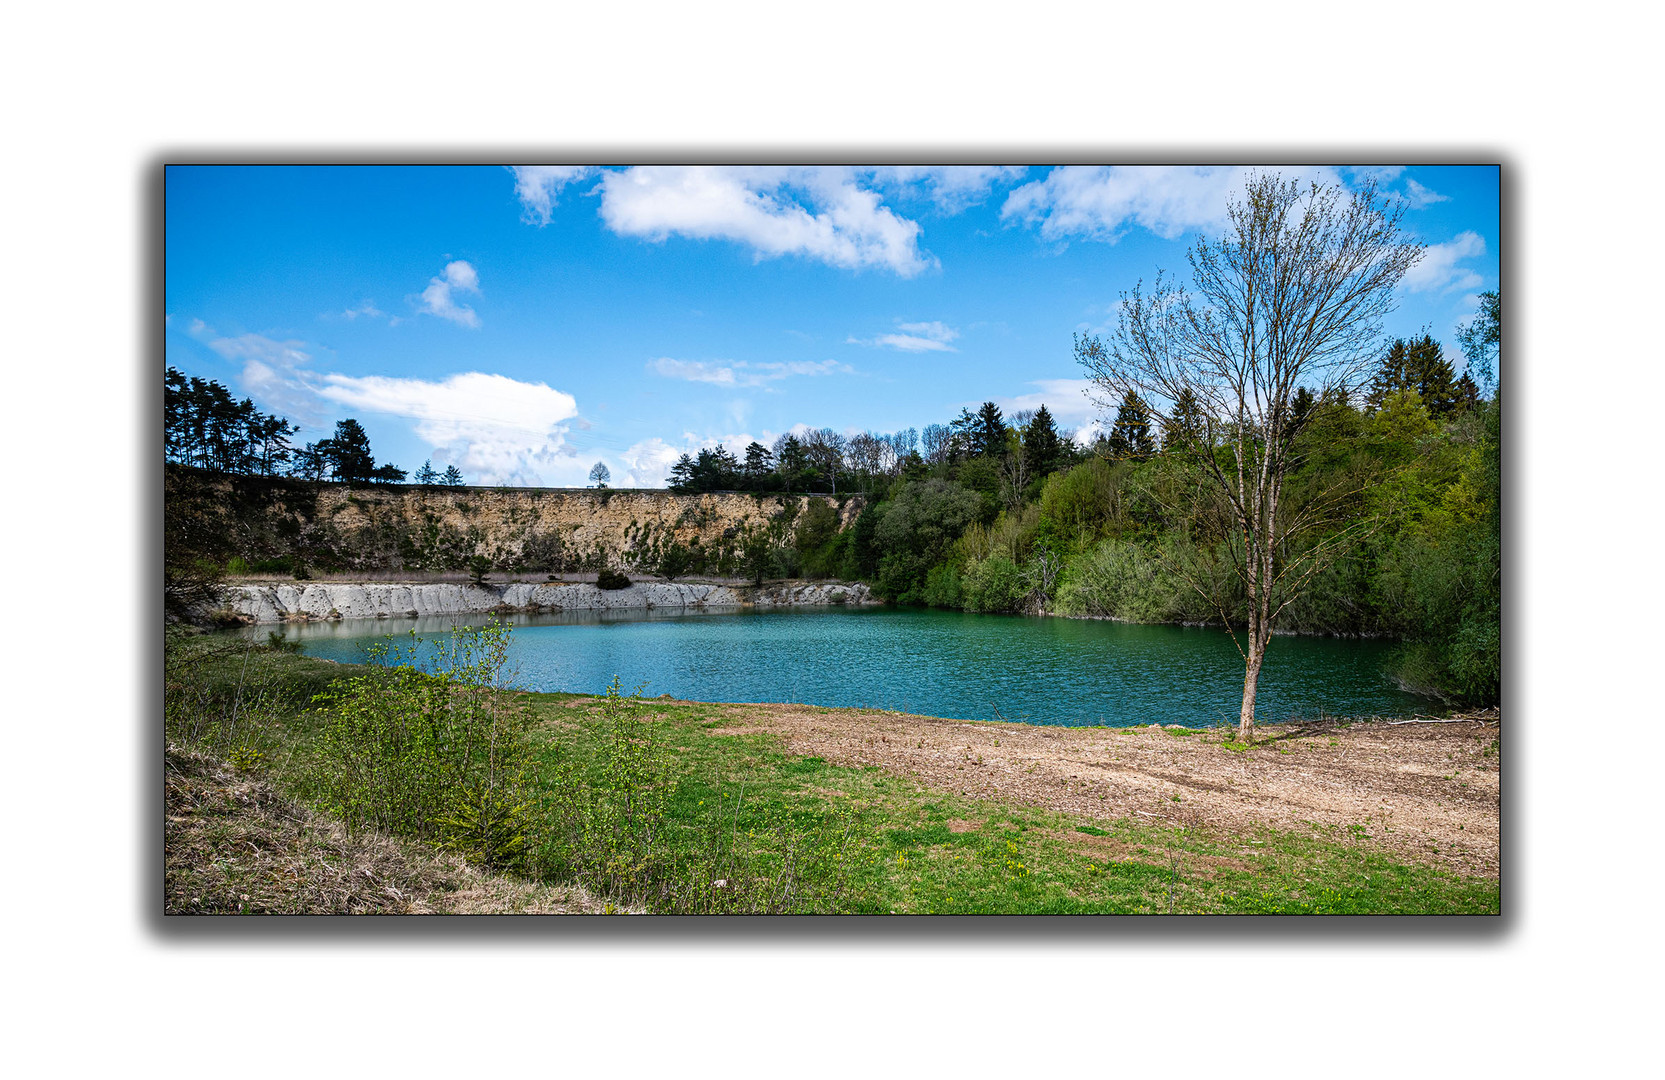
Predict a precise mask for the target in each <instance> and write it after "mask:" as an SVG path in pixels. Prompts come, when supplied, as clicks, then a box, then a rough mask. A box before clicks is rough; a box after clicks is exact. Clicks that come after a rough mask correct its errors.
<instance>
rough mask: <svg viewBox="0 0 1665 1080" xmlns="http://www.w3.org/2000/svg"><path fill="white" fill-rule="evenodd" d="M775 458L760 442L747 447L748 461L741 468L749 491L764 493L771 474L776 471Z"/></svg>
mask: <svg viewBox="0 0 1665 1080" xmlns="http://www.w3.org/2000/svg"><path fill="white" fill-rule="evenodd" d="M774 467H775V456H774V455H773V454H771V453H769V448H768V447H767V446H764V445H763V444H762V443H760V442H752V443H750V444H748V445H747V446H746V460H745V463H744V464H742V465H741V466H740V473H741V476H742V477H743V478H744V480H745V488H746V490H748V491H762V490H764V488H765V487H766V486H767V485H768V481H769V473H770V472H772V471H773V470H774Z"/></svg>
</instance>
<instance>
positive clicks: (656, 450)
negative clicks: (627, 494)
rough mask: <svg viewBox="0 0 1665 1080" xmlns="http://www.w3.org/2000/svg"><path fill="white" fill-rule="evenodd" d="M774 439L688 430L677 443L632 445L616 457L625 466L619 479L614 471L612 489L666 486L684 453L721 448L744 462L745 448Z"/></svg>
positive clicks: (765, 435)
mask: <svg viewBox="0 0 1665 1080" xmlns="http://www.w3.org/2000/svg"><path fill="white" fill-rule="evenodd" d="M774 440H775V435H774V434H773V433H772V432H769V431H765V432H764V433H763V434H762V435H759V436H754V435H751V434H747V433H741V434H738V435H717V436H703V437H702V436H699V435H695V434H694V433H693V432H691V431H685V432H683V433H682V441H681V442H680V443H673V442H667V441H666V440H664V439H662V438H660V437H659V436H657V435H656V436H654V437H653V438H651V439H643V440H642V441H641V442H638V443H635V444H633V445H632V446H631V447H630V448H629V449H627V450H624V451H622V452H621V453H620V454H619V461H620V462H621V463H622V464H623V466H624V474H623V477H622V478H621V477H620V476H619V475H618V472H617V470H615V472H614V478H613V485H614V486H615V487H644V488H656V487H665V486H666V484H667V483H669V481H670V476H671V467H672V466H674V465H675V464H676V462H677V459H678V458H680V457H681V456H682V455H683V454H687V455H688V456H690V457H693V456H695V455H697V454H698V453H699V452H700V451H701V450H705V449H713V448H716V447H718V446H721V447H723V448H724V449H726V450H727V451H728V452H729V453H731V454H733V455H734V456H735V457H737V458H741V459H744V458H745V456H746V447H747V446H748V445H750V444H751V443H754V442H759V443H762V444H763V445H764V446H769V445H771V444H772V443H773V442H774Z"/></svg>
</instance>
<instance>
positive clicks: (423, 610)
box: [226, 582, 876, 623]
mask: <svg viewBox="0 0 1665 1080" xmlns="http://www.w3.org/2000/svg"><path fill="white" fill-rule="evenodd" d="M875 602H876V601H874V599H873V595H872V593H871V591H869V590H868V588H867V586H866V585H862V584H859V583H858V584H851V585H846V584H843V583H838V582H834V583H821V584H813V585H791V586H787V585H777V586H766V587H764V588H763V589H756V590H754V589H735V588H730V587H729V586H726V585H693V584H661V583H649V584H639V585H631V586H630V587H629V588H626V589H617V590H606V589H599V588H597V587H596V586H594V585H588V584H551V585H539V584H531V583H519V584H512V585H458V584H434V585H399V584H391V583H381V582H373V583H369V584H362V585H357V584H344V583H316V584H295V585H234V586H231V587H229V588H227V589H226V606H227V607H229V608H230V609H231V610H232V611H233V612H235V613H236V614H237V615H239V616H241V617H243V618H244V619H247V620H249V621H251V622H255V623H278V622H290V621H309V620H317V619H377V618H413V617H414V618H420V617H423V616H428V615H466V614H478V613H481V612H487V611H495V610H498V609H502V608H507V609H511V610H514V611H531V612H538V611H608V610H612V609H617V608H690V607H692V608H699V607H740V606H748V605H755V606H757V607H790V606H799V605H803V606H815V605H826V604H850V605H856V604H871V603H875Z"/></svg>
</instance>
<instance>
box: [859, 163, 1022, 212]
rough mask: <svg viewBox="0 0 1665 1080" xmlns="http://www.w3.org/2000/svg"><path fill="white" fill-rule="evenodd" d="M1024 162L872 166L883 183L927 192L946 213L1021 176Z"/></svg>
mask: <svg viewBox="0 0 1665 1080" xmlns="http://www.w3.org/2000/svg"><path fill="white" fill-rule="evenodd" d="M1027 171H1028V170H1027V169H1026V168H1025V167H1023V166H1021V165H935V166H922V165H893V166H887V167H885V168H879V169H874V170H873V180H874V182H875V183H876V184H878V185H879V186H880V187H883V188H886V189H893V190H895V191H896V192H897V193H898V194H900V195H904V196H906V195H911V194H914V193H919V194H922V195H925V196H928V197H929V198H930V200H931V201H932V202H933V203H935V204H936V206H937V209H938V210H941V211H942V212H943V213H945V214H950V215H952V214H958V213H960V212H961V211H963V210H965V209H967V208H969V207H972V206H976V205H977V204H978V203H981V202H983V201H984V200H986V199H987V198H988V197H989V194H990V193H991V192H992V191H993V190H994V188H995V185H997V184H1003V183H1010V182H1011V181H1013V180H1017V179H1020V178H1021V177H1022V176H1023V174H1024V173H1025V172H1027Z"/></svg>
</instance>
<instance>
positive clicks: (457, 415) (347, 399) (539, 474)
mask: <svg viewBox="0 0 1665 1080" xmlns="http://www.w3.org/2000/svg"><path fill="white" fill-rule="evenodd" d="M315 392H316V393H317V394H318V396H320V397H323V398H325V399H328V400H330V401H333V402H335V403H337V404H339V405H344V406H347V407H348V408H353V409H363V410H367V411H370V412H381V413H389V414H391V415H394V416H402V417H406V418H408V419H412V420H415V421H417V424H416V434H417V436H418V437H419V438H421V439H422V440H423V441H424V442H426V443H428V444H429V445H430V446H432V447H433V448H434V450H435V453H434V457H435V458H436V459H437V460H440V461H444V462H447V463H449V464H454V465H456V466H457V467H458V468H460V469H462V470H463V472H464V473H465V474H466V475H468V476H469V477H470V478H471V479H473V478H478V480H479V482H481V483H486V484H526V485H538V484H543V483H545V482H546V475H547V474H556V473H559V474H563V475H562V476H561V478H562V479H567V478H568V477H567V476H566V475H565V474H569V473H571V472H572V470H573V468H574V459H575V457H576V451H575V450H574V449H573V448H572V447H570V446H567V445H566V433H567V430H568V428H567V426H566V425H565V424H563V423H562V421H567V420H572V419H574V418H575V417H576V416H577V415H578V403H577V401H576V400H574V398H573V396H572V395H571V394H567V393H564V392H562V391H560V390H555V389H553V388H551V387H549V386H547V385H546V384H544V383H528V382H520V381H518V380H516V379H511V378H508V377H507V376H504V375H488V374H485V373H483V372H478V371H471V372H466V373H463V374H460V375H452V376H449V377H448V378H446V379H444V380H442V381H440V382H429V381H427V380H424V379H401V378H390V377H387V376H381V375H370V376H363V377H354V376H348V375H336V374H331V375H326V376H324V378H323V380H322V382H321V384H320V385H318V386H317V387H316V391H315ZM585 468H588V466H587V465H585ZM580 471H581V470H580Z"/></svg>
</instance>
